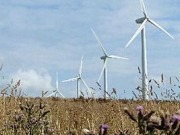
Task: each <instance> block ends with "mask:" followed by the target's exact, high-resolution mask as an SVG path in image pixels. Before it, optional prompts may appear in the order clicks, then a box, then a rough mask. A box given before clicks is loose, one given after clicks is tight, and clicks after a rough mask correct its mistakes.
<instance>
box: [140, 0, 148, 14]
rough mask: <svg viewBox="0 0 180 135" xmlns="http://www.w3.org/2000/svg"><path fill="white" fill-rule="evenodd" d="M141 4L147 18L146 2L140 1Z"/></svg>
mask: <svg viewBox="0 0 180 135" xmlns="http://www.w3.org/2000/svg"><path fill="white" fill-rule="evenodd" d="M140 4H141V9H142V11H143V14H144V16H145V17H147V11H146V7H145V4H144V1H143V0H140Z"/></svg>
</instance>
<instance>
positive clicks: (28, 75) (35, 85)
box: [12, 69, 54, 96]
mask: <svg viewBox="0 0 180 135" xmlns="http://www.w3.org/2000/svg"><path fill="white" fill-rule="evenodd" d="M12 78H13V79H14V80H21V85H20V87H21V88H22V91H23V92H24V93H25V94H27V95H28V96H40V94H41V92H42V90H43V91H52V90H54V88H53V86H52V85H51V83H52V78H51V76H50V75H49V74H48V73H47V72H46V71H44V70H42V71H36V70H33V69H30V70H22V69H20V70H18V71H17V73H15V74H13V75H12Z"/></svg>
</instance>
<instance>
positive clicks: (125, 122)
mask: <svg viewBox="0 0 180 135" xmlns="http://www.w3.org/2000/svg"><path fill="white" fill-rule="evenodd" d="M138 105H141V106H143V107H144V111H143V113H148V112H150V111H152V110H153V111H155V113H153V115H152V116H157V117H159V116H161V114H162V112H164V113H167V114H169V115H170V116H171V115H173V114H175V113H177V112H178V110H179V109H180V102H178V101H176V102H170V101H164V102H162V101H133V100H104V99H60V98H23V97H19V98H15V97H7V98H3V97H2V98H1V99H0V112H1V113H0V118H1V120H0V128H1V129H0V130H1V132H0V133H1V134H2V135H6V134H7V135H10V134H13V135H16V134H17V135H19V134H20V135H21V134H22V135H24V134H27V135H31V134H32V135H34V134H35V135H36V134H54V135H66V134H67V131H72V132H74V134H77V135H81V134H82V129H89V130H90V131H92V132H93V133H94V134H96V135H98V134H99V133H98V132H99V127H100V125H101V124H107V125H108V126H109V128H108V135H114V134H115V133H118V132H119V130H122V131H126V130H128V131H129V134H130V135H138V134H139V133H138V127H137V124H136V123H135V122H133V121H132V120H131V119H130V118H129V117H128V115H127V114H126V113H125V111H124V109H125V108H126V110H127V108H128V111H129V112H132V113H133V114H134V116H135V117H136V116H137V110H136V107H137V106H138ZM30 132H31V133H30ZM71 134H72V135H73V133H71ZM68 135H70V134H68ZM118 135H120V134H118Z"/></svg>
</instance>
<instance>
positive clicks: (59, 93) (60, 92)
mask: <svg viewBox="0 0 180 135" xmlns="http://www.w3.org/2000/svg"><path fill="white" fill-rule="evenodd" d="M57 92H58V93H59V94H60V95H61V96H62V97H63V98H65V96H64V95H63V94H62V93H61V92H60V91H59V90H57Z"/></svg>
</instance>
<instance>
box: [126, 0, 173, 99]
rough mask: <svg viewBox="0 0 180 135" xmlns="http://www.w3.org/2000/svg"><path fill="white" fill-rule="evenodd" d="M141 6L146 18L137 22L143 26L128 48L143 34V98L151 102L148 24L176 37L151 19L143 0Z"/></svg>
mask: <svg viewBox="0 0 180 135" xmlns="http://www.w3.org/2000/svg"><path fill="white" fill-rule="evenodd" d="M140 5H141V9H142V12H143V14H144V17H142V18H139V19H137V20H136V23H138V24H141V25H140V27H139V28H138V30H137V31H136V32H135V34H134V35H133V37H132V38H131V39H130V40H129V42H128V43H127V45H126V47H128V46H129V45H130V44H131V42H132V41H133V40H134V39H135V38H136V37H137V36H138V34H139V33H141V42H142V97H143V99H145V100H149V92H148V78H147V75H148V74H147V55H146V31H145V26H146V23H148V22H149V23H150V24H152V25H154V26H155V27H157V28H158V29H160V30H161V31H163V32H164V33H166V34H167V35H168V36H169V37H171V38H172V39H174V37H173V36H172V35H171V34H169V33H168V32H167V31H166V30H165V29H163V28H162V27H161V26H160V25H159V24H158V23H156V22H155V21H154V20H152V19H150V18H149V16H148V14H147V11H146V8H145V4H144V1H143V0H140Z"/></svg>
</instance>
